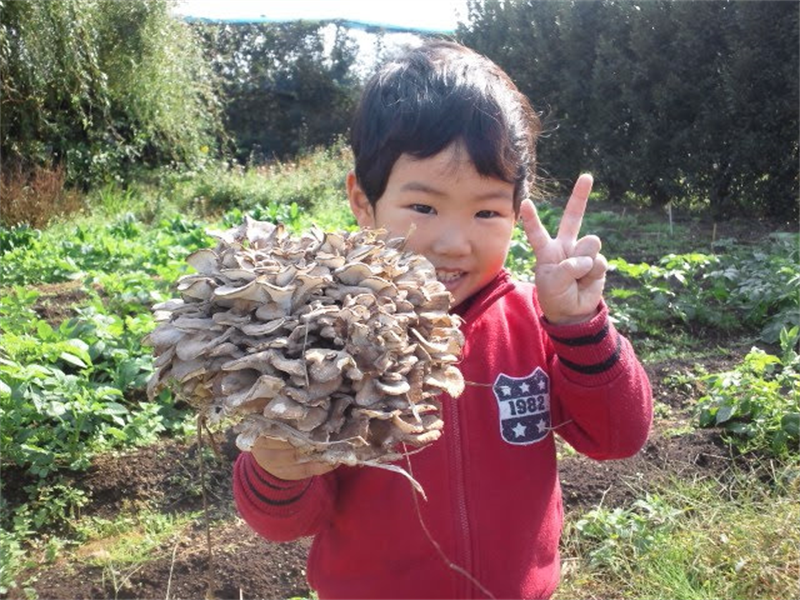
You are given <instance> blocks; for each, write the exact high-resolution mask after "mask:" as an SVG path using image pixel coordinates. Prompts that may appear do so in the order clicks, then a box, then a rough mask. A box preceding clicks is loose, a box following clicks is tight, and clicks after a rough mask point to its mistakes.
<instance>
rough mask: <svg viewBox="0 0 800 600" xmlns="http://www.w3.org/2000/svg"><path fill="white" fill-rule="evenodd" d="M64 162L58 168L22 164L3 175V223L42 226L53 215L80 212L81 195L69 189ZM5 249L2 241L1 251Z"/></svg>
mask: <svg viewBox="0 0 800 600" xmlns="http://www.w3.org/2000/svg"><path fill="white" fill-rule="evenodd" d="M65 182H66V172H65V169H64V165H63V164H59V165H56V166H55V167H49V166H34V167H32V168H31V169H29V170H25V169H23V168H22V167H21V166H20V165H17V166H16V167H14V168H12V169H7V170H5V171H3V172H2V173H1V174H0V198H2V199H3V203H2V208H0V224H1V225H4V226H6V227H14V226H17V225H20V224H24V225H29V226H31V227H33V228H37V229H41V228H43V227H45V226H46V225H47V224H48V223H49V222H50V221H51V219H53V217H58V216H66V215H69V214H72V213H74V212H77V211H78V210H80V209H81V208H82V206H83V200H82V197H81V194H80V193H78V192H77V191H75V190H68V189H66V188H65ZM2 250H4V248H3V246H2V244H0V251H2Z"/></svg>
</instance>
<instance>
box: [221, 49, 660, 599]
mask: <svg viewBox="0 0 800 600" xmlns="http://www.w3.org/2000/svg"><path fill="white" fill-rule="evenodd" d="M537 133H538V121H537V118H536V116H535V114H534V112H533V110H532V109H531V107H530V105H529V103H528V101H527V100H526V99H525V97H524V96H523V95H522V94H521V93H520V92H519V91H518V90H517V88H516V87H515V86H514V84H513V83H512V82H511V80H510V79H509V78H508V76H507V75H506V74H505V73H504V72H503V71H502V70H501V69H500V68H499V67H497V66H496V65H495V64H494V63H492V62H491V61H489V60H488V59H486V58H484V57H482V56H480V55H478V54H476V53H474V52H472V51H471V50H468V49H466V48H464V47H462V46H459V45H456V44H453V43H448V42H433V43H428V44H426V45H424V46H422V47H420V48H418V49H416V50H413V51H410V52H409V53H408V54H407V55H406V56H404V57H403V58H401V59H398V60H396V61H395V62H392V63H390V64H388V65H387V66H385V67H384V68H383V70H381V71H380V72H379V73H378V74H377V75H376V76H375V77H373V78H372V80H371V81H370V82H369V84H368V85H367V87H366V89H365V91H364V94H363V97H362V101H361V104H360V106H359V108H358V111H357V113H356V116H355V120H354V124H353V128H352V132H351V141H352V146H353V151H354V154H355V170H354V172H351V173H350V174H349V175H348V177H347V193H348V197H349V200H350V206H351V208H352V210H353V213H354V214H355V216H356V219H357V221H358V223H359V225H361V226H362V227H374V228H378V227H382V228H385V229H387V230H388V231H389V232H390V233H392V234H394V235H406V234H408V233H409V232H411V233H410V236H409V238H408V245H407V248H409V249H410V250H413V251H416V252H418V253H421V254H423V255H425V256H426V257H427V258H428V259H429V260H430V261H431V262H432V263H433V265H434V266H435V267H436V273H437V276H438V278H439V279H440V280H441V281H442V282H443V283H444V284H445V285H446V286H447V289H448V290H449V291H450V292H451V294H452V295H453V298H454V306H455V308H454V312H455V313H457V314H459V315H460V316H461V317H462V318H463V319H464V324H463V327H462V330H463V332H464V334H465V339H466V342H465V346H464V350H463V356H462V361H461V363H460V368H461V370H462V373H463V374H464V379H465V380H466V381H467V382H468V383H467V387H466V390H465V392H464V394H463V395H462V396H461V397H459V398H458V399H455V400H454V399H451V398H449V397H444V398H443V419H444V422H445V429H444V435H443V436H442V438H441V439H440V440H438V441H437V442H435V443H433V444H431V445H430V446H428V447H426V448H425V449H424V450H423V451H421V452H419V453H416V454H414V455H413V456H411V457H410V461H411V467H412V471H413V476H414V477H415V478H416V479H417V481H418V482H419V483H420V484H421V485H422V486H423V488H424V489H425V492H426V495H427V498H428V499H427V502H424V501H420V502H419V503H418V504H419V511H420V512H419V514H418V513H417V508H416V506H417V504H416V503H415V500H414V498H413V496H412V494H413V493H414V492H413V491H412V488H411V486H410V485H409V482H408V481H407V480H406V479H405V478H403V477H400V476H398V475H397V474H395V473H391V472H388V471H385V470H382V469H375V468H368V467H361V468H358V467H356V468H351V467H338V468H336V469H333V468H332V467H330V466H329V465H323V464H320V463H297V460H296V455H295V452H294V451H293V450H292V448H291V447H290V446H288V444H285V443H283V442H279V441H277V440H271V439H263V438H262V439H260V440H259V441H258V442H257V444H256V445H255V446H254V448H253V450H252V452H251V453H243V454H242V455H241V456H240V457H239V458H238V460H237V462H236V465H235V469H234V493H235V498H236V503H237V506H238V509H239V511H240V513H241V515H242V516H243V517H244V519H245V520H246V521H247V522H248V523H249V524H250V526H251V527H253V529H255V530H256V531H257V532H258V533H260V534H261V535H263V536H264V537H267V538H269V539H271V540H276V541H284V540H292V539H295V538H298V537H300V536H308V535H313V536H314V542H313V546H312V548H311V552H310V555H309V558H308V578H309V583H310V584H311V586H312V587H313V588H314V589H315V590H316V591H317V592H318V594H319V597H320V598H423V597H424V598H470V597H487V596H493V597H497V598H547V597H549V596H550V595H551V594H552V592H553V590H554V589H555V587H556V585H557V583H558V578H559V559H558V541H559V536H560V532H561V525H562V505H561V491H560V487H559V482H558V475H557V470H556V450H555V441H554V435H553V434H554V433H557V434H558V435H560V436H561V437H562V438H564V439H565V440H566V441H567V442H569V443H570V444H571V445H572V446H573V447H574V448H575V449H576V450H578V451H579V452H582V453H584V454H586V455H588V456H590V457H592V458H595V459H600V460H602V459H611V458H622V457H626V456H630V455H632V454H634V453H636V452H637V451H638V450H639V449H640V448H641V446H642V445H643V444H644V441H645V439H646V437H647V433H648V429H649V425H650V419H651V392H650V386H649V383H648V380H647V377H646V375H645V373H644V371H643V369H642V367H641V365H640V364H639V362H638V361H637V359H636V357H635V355H634V353H633V350H632V349H631V346H630V344H629V343H628V341H627V340H625V339H624V338H623V337H622V336H620V335H619V333H617V331H616V330H615V329H614V326H613V325H612V324H611V323H610V321H609V319H608V311H607V308H606V305H605V304H604V302H603V300H602V290H603V285H604V282H605V271H606V261H605V259H604V258H603V256H602V255H601V254H600V253H599V251H600V240H599V239H598V238H597V237H595V236H586V237H583V238H580V239H578V231H579V229H580V225H581V219H582V215H583V213H584V210H585V207H586V201H587V198H588V196H589V192H590V190H591V186H592V180H591V177H590V176H588V175H584V176H581V177H580V178H579V179H578V181H577V183H576V185H575V189H574V191H573V193H572V197H571V198H570V200H569V203H568V205H567V208H566V210H565V213H564V217H563V219H562V221H561V225H560V227H559V230H558V235H557V237H556V238H555V239H552V238H551V237H550V236H549V235H548V233H547V231H546V230H545V229H544V227H543V226H542V224H541V222H540V221H539V218H538V216H537V214H536V210H535V208H534V206H533V203H532V202H531V201H530V200H528V199H527V196H528V192H529V189H528V188H529V181H530V180H532V178H533V177H532V173H533V168H534V163H535V151H534V144H535V138H536V135H537ZM519 217H521V218H522V221H523V225H524V228H525V232H526V234H527V237H528V240H529V242H530V244H531V246H532V248H533V251H534V253H535V254H536V278H535V281H536V285H535V287H534V286H533V285H530V284H525V283H519V282H516V281H514V280H512V279H511V277H510V276H509V274H508V273H507V272H506V271H505V270H504V269H503V264H504V261H505V259H506V255H507V253H508V249H509V245H510V242H511V235H512V231H513V228H514V226H515V223H516V221H517V219H518V218H519ZM402 466H406V465H405V464H403V465H402ZM420 515H421V517H422V522H423V523H424V525H425V527H427V529H428V531H429V534H430V537H429V536H428V533H426V531H425V529H424V528H423V525H422V523H420V518H419V517H420ZM431 538H432V540H435V542H436V543H437V544H438V545H439V546H440V550H439V549H437V548H436V547H435V546H434V544H433V543H432V541H431ZM442 555H444V556H446V557H447V559H446V560H445V559H444V558H443V556H442ZM453 565H457V566H458V568H454V567H453ZM465 573H466V574H465ZM467 574H468V575H467Z"/></svg>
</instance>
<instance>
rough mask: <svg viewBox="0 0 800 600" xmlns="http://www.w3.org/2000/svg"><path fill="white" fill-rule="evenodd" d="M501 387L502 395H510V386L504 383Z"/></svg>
mask: <svg viewBox="0 0 800 600" xmlns="http://www.w3.org/2000/svg"><path fill="white" fill-rule="evenodd" d="M502 389H503V395H504V396H510V395H511V388H510V387H509V386H507V385H504V386H503V388H502Z"/></svg>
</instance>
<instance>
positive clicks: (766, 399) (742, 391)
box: [697, 327, 800, 456]
mask: <svg viewBox="0 0 800 600" xmlns="http://www.w3.org/2000/svg"><path fill="white" fill-rule="evenodd" d="M798 338H800V327H794V328H792V330H791V331H787V330H786V329H784V330H783V331H782V332H781V348H782V352H783V356H782V357H778V356H776V355H774V354H769V353H767V352H765V351H764V350H761V349H760V348H755V347H754V348H753V349H752V350H751V351H750V352H749V353H748V354H747V356H745V358H744V361H743V362H742V363H741V364H740V365H738V366H737V367H736V368H734V369H733V370H731V371H725V372H723V373H712V374H710V375H706V376H705V377H704V380H705V382H706V385H707V386H708V392H707V394H706V395H705V396H703V397H702V398H700V399H699V400H698V405H697V406H698V410H699V415H698V422H699V425H700V426H701V427H721V428H722V430H723V431H724V432H725V434H726V437H727V439H728V440H729V441H730V442H731V443H732V444H733V445H734V446H736V447H737V448H738V449H739V450H740V451H742V452H749V451H753V450H758V451H766V452H771V453H772V454H775V455H778V456H782V455H786V454H789V453H794V454H796V453H797V452H798V442H799V441H800V412H798V407H800V357H799V356H798V354H797V353H796V352H795V349H794V348H795V345H796V343H797V340H798Z"/></svg>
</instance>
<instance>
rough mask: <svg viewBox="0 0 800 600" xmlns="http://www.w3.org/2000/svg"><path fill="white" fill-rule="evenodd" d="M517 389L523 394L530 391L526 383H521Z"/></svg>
mask: <svg viewBox="0 0 800 600" xmlns="http://www.w3.org/2000/svg"><path fill="white" fill-rule="evenodd" d="M519 389H521V390H522V393H523V394H527V393H528V392H529V391H530V389H531V386H529V385H528V384H527V383H523V384H522V385H520V386H519Z"/></svg>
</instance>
